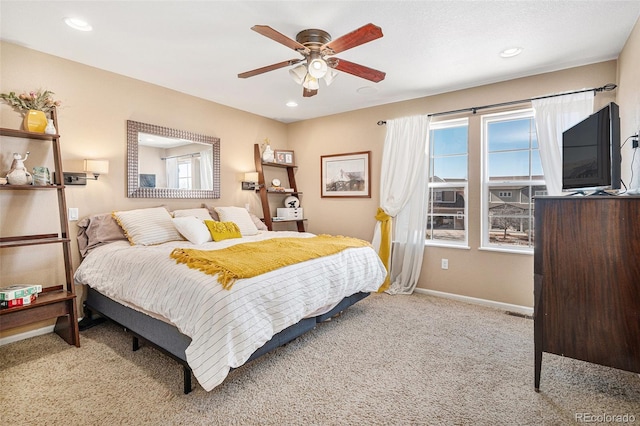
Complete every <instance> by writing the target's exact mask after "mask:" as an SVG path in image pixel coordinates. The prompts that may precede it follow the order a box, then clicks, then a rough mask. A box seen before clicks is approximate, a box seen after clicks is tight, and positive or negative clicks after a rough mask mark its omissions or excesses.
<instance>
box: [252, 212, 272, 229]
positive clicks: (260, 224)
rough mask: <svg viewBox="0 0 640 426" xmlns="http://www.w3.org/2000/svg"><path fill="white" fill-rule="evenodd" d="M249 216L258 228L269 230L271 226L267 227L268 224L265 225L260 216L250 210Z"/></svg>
mask: <svg viewBox="0 0 640 426" xmlns="http://www.w3.org/2000/svg"><path fill="white" fill-rule="evenodd" d="M249 217H250V218H251V220H252V221H253V224H254V225H256V228H258V231H268V230H269V228H267V225H265V224H264V222H263V221H261V220H260V218H259V217H258V216H256V215H255V214H253V213H251V212H249Z"/></svg>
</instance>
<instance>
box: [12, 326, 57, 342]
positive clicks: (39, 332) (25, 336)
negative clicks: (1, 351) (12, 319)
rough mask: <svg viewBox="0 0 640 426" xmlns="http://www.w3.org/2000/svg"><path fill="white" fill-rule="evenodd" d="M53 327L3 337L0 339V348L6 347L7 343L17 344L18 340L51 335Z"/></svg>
mask: <svg viewBox="0 0 640 426" xmlns="http://www.w3.org/2000/svg"><path fill="white" fill-rule="evenodd" d="M54 327H55V325H48V326H46V327H42V328H37V329H35V330H29V331H25V332H24V333H18V334H13V335H11V336H7V337H3V338H1V339H0V346H3V345H8V344H9V343H13V342H18V341H20V340H24V339H29V338H30V337H36V336H42V335H43V334H48V333H53V328H54Z"/></svg>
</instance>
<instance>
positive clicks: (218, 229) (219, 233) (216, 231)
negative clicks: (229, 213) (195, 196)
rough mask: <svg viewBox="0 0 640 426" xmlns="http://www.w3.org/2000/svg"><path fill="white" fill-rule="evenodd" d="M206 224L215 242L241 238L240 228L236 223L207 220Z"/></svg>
mask: <svg viewBox="0 0 640 426" xmlns="http://www.w3.org/2000/svg"><path fill="white" fill-rule="evenodd" d="M204 224H205V225H207V228H209V232H210V233H211V238H213V241H222V240H228V239H230V238H240V237H242V234H241V233H240V228H238V225H236V224H235V223H234V222H216V221H215V220H205V221H204Z"/></svg>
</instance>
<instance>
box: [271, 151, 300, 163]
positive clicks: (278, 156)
mask: <svg viewBox="0 0 640 426" xmlns="http://www.w3.org/2000/svg"><path fill="white" fill-rule="evenodd" d="M273 161H274V162H275V163H277V164H284V165H287V166H293V165H295V159H294V156H293V151H289V150H285V149H276V150H274V160H273Z"/></svg>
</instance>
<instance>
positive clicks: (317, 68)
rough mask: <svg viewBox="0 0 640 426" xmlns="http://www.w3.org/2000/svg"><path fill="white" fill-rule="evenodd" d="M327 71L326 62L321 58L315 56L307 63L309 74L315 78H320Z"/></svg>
mask: <svg viewBox="0 0 640 426" xmlns="http://www.w3.org/2000/svg"><path fill="white" fill-rule="evenodd" d="M326 73H327V63H326V62H325V61H323V60H322V58H315V59H314V60H312V61H311V62H310V63H309V74H311V76H312V77H315V78H322V77H324V76H325V74H326Z"/></svg>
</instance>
